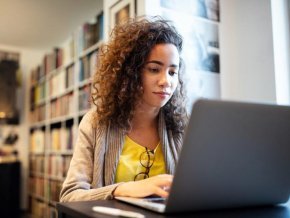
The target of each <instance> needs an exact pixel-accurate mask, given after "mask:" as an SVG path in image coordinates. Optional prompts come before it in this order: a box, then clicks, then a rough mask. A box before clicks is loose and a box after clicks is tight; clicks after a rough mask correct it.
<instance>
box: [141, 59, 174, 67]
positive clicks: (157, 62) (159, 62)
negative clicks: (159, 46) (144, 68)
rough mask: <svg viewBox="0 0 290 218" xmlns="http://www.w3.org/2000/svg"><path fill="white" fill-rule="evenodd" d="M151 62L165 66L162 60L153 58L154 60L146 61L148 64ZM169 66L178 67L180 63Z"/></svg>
mask: <svg viewBox="0 0 290 218" xmlns="http://www.w3.org/2000/svg"><path fill="white" fill-rule="evenodd" d="M150 63H153V64H158V65H161V66H164V63H162V62H161V61H156V60H152V61H147V62H146V64H150ZM169 67H178V65H177V64H171V65H170V66H169Z"/></svg>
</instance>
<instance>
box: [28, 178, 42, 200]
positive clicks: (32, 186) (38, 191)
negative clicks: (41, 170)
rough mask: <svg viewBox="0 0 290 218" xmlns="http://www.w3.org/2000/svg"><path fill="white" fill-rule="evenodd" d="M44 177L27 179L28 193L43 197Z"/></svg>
mask: <svg viewBox="0 0 290 218" xmlns="http://www.w3.org/2000/svg"><path fill="white" fill-rule="evenodd" d="M44 181H45V179H44V177H39V176H32V177H29V190H30V193H32V194H33V195H36V196H42V197H43V196H44V187H45V186H44Z"/></svg>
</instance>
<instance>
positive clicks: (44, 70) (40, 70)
mask: <svg viewBox="0 0 290 218" xmlns="http://www.w3.org/2000/svg"><path fill="white" fill-rule="evenodd" d="M62 65H63V49H62V48H58V47H56V48H54V49H53V51H51V52H50V53H47V54H46V55H45V56H44V57H43V61H42V64H41V65H39V66H37V67H36V68H35V69H33V70H32V71H31V74H30V84H32V85H33V84H36V83H37V82H38V81H39V80H40V79H42V78H44V77H45V75H46V74H48V73H49V72H51V71H53V70H55V69H57V68H59V67H60V66H62Z"/></svg>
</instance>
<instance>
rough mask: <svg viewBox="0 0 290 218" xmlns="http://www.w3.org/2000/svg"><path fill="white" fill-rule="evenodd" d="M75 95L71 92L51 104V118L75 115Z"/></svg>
mask: <svg viewBox="0 0 290 218" xmlns="http://www.w3.org/2000/svg"><path fill="white" fill-rule="evenodd" d="M73 95H74V94H73V92H71V93H68V94H67V95H64V96H62V97H60V98H56V99H54V100H52V101H51V102H50V118H56V117H60V116H68V115H71V114H73V113H74V111H75V109H74V98H73Z"/></svg>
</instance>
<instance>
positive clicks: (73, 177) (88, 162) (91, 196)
mask: <svg viewBox="0 0 290 218" xmlns="http://www.w3.org/2000/svg"><path fill="white" fill-rule="evenodd" d="M92 113H93V112H92V111H90V112H88V113H87V114H86V115H85V116H84V117H83V119H82V121H81V123H80V125H79V129H78V137H77V141H76V144H75V148H74V153H73V157H72V160H71V163H70V167H69V170H68V172H67V177H66V179H65V181H64V183H63V185H62V189H61V192H60V202H68V201H85V200H101V199H111V198H113V196H112V193H113V191H114V190H115V189H116V188H117V186H118V185H119V184H112V185H108V186H104V187H102V185H98V187H93V186H92V184H93V180H94V178H93V176H98V177H100V178H99V180H100V181H102V180H103V165H100V164H103V161H99V162H98V163H95V160H103V157H102V156H101V155H104V153H103V152H102V151H104V149H105V148H104V146H105V145H103V144H95V142H96V131H97V130H96V129H95V128H93V127H92V124H91V122H92ZM98 141H100V140H98ZM95 149H99V152H96V151H95ZM95 154H98V155H100V157H94V155H95ZM96 164H98V167H97V172H93V170H95V168H94V166H95V165H96Z"/></svg>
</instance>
